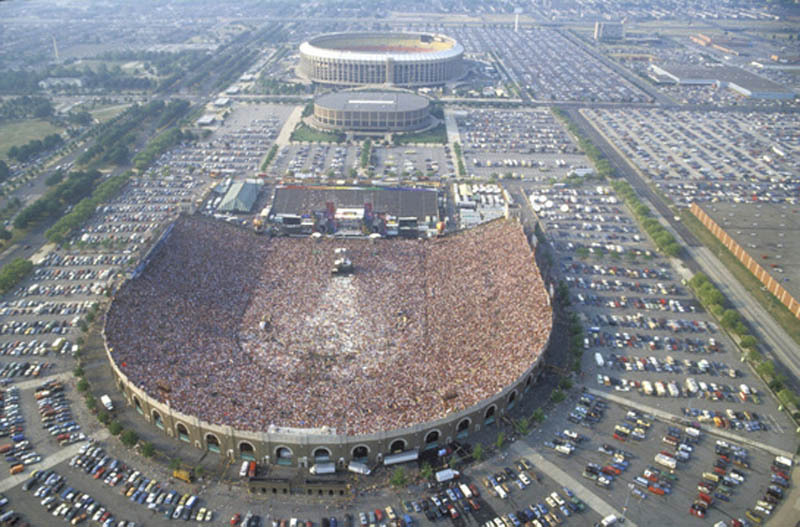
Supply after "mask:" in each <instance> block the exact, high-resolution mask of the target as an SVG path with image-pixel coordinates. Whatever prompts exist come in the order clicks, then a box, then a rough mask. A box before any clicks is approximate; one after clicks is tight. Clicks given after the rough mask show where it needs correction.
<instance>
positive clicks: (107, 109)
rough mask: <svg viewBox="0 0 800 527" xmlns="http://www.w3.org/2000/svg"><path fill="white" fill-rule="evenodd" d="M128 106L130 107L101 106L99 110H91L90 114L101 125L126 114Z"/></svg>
mask: <svg viewBox="0 0 800 527" xmlns="http://www.w3.org/2000/svg"><path fill="white" fill-rule="evenodd" d="M128 106H130V104H113V105H111V106H100V107H98V108H94V109H92V110H89V113H90V114H92V117H94V118H95V119H97V120H98V121H100V122H101V123H104V122H106V121H108V120H109V119H111V118H113V117H116V116H117V115H119V114H121V113H122V112H124V111H125V109H126V108H127V107H128Z"/></svg>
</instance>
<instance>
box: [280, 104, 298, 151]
mask: <svg viewBox="0 0 800 527" xmlns="http://www.w3.org/2000/svg"><path fill="white" fill-rule="evenodd" d="M302 118H303V107H302V106H295V107H294V110H292V113H291V114H290V115H289V118H288V119H286V122H285V123H283V128H281V132H280V133H279V134H278V138H277V139H275V144H276V145H277V146H278V148H280V147H282V146H286V145H288V144H289V139H290V138H291V137H292V132H294V129H295V127H296V126H297V123H299V122H300V120H301V119H302Z"/></svg>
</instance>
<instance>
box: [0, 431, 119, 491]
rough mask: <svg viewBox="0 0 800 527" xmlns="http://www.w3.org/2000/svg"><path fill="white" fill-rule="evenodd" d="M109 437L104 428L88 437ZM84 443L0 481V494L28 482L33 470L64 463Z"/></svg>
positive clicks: (68, 447) (74, 444)
mask: <svg viewBox="0 0 800 527" xmlns="http://www.w3.org/2000/svg"><path fill="white" fill-rule="evenodd" d="M110 435H111V432H109V431H108V429H105V428H104V429H102V430H100V431H98V432H96V433H94V434H91V435H89V437H91V438H92V439H96V440H98V441H102V440H104V439H106V438H108V437H109V436H110ZM84 443H85V441H80V442H78V443H72V444H71V445H69V446H67V447H64V448H62V449H61V450H59V451H58V452H56V453H55V454H53V455H50V456H47V457H46V458H44V459H42V461H41V462H40V463H37V464H35V465H30V466H29V467H30V468H29V470H30V472H27V473H22V474H17V475H15V476H10V477H8V478H6V479H4V480H2V481H0V492H6V491H8V490H10V489H12V488H14V487H16V486H17V485H21V484H22V483H24V482H25V481H26V480H28V479H29V478H30V477H31V473H32V472H33V471H34V470H47V469H49V468H52V467H54V466H56V465H58V464H59V463H61V462H62V461H65V460H67V459H69V458H71V457H72V456H74V455H75V454H77V453H78V451H79V450H80V449H81V446H83V444H84Z"/></svg>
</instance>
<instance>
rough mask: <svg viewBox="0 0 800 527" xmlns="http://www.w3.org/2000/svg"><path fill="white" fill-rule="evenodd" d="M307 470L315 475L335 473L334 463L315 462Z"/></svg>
mask: <svg viewBox="0 0 800 527" xmlns="http://www.w3.org/2000/svg"><path fill="white" fill-rule="evenodd" d="M308 471H309V472H310V473H312V474H314V475H316V476H321V475H323V474H336V464H335V463H315V464H314V465H312V466H311V468H310V469H308Z"/></svg>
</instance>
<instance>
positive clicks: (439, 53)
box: [297, 33, 464, 87]
mask: <svg viewBox="0 0 800 527" xmlns="http://www.w3.org/2000/svg"><path fill="white" fill-rule="evenodd" d="M463 55H464V48H463V47H462V46H461V44H459V43H458V42H456V41H455V40H453V39H452V38H450V37H447V36H445V35H440V34H429V33H331V34H327V35H321V36H318V37H315V38H313V39H311V40H309V41H307V42H303V43H302V44H301V45H300V63H299V65H298V68H297V71H298V74H299V75H300V77H302V78H305V79H307V80H310V81H313V82H317V83H320V84H330V85H338V86H363V85H375V84H384V85H391V86H404V87H414V86H432V85H437V84H444V83H446V82H449V81H452V80H455V79H458V78H459V77H461V76H462V73H463Z"/></svg>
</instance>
